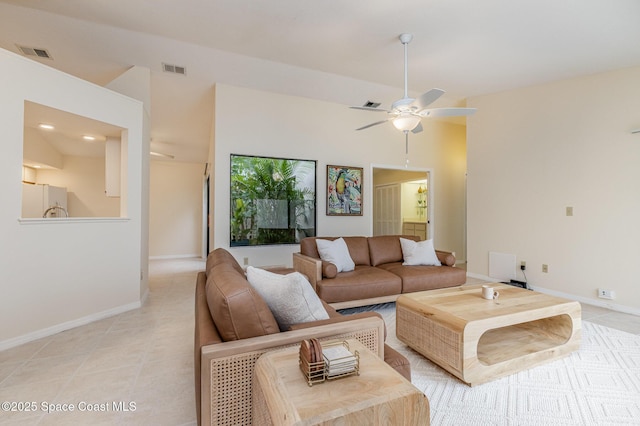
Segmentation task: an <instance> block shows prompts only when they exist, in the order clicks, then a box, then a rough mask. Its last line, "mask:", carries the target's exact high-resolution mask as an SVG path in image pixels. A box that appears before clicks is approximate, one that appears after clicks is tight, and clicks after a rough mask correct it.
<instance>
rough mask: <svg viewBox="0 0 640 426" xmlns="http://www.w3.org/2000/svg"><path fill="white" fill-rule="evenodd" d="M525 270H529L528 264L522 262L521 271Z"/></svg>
mask: <svg viewBox="0 0 640 426" xmlns="http://www.w3.org/2000/svg"><path fill="white" fill-rule="evenodd" d="M525 269H527V262H525V261H524V260H523V261H522V262H520V270H521V271H524V270H525Z"/></svg>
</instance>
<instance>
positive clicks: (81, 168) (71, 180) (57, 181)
mask: <svg viewBox="0 0 640 426" xmlns="http://www.w3.org/2000/svg"><path fill="white" fill-rule="evenodd" d="M63 158H64V162H63V163H64V167H63V168H62V169H61V170H56V169H40V170H38V172H37V183H40V184H48V185H53V186H61V187H64V188H67V210H68V211H69V216H70V217H119V216H120V197H107V196H106V195H105V193H104V188H105V186H104V185H105V175H104V170H105V163H104V158H99V157H75V156H64V157H63Z"/></svg>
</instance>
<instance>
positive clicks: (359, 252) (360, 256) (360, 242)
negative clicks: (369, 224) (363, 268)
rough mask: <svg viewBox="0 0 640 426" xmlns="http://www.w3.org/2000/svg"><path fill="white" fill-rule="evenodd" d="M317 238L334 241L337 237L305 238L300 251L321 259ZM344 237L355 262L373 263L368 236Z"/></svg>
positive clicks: (301, 242) (357, 263) (360, 263)
mask: <svg viewBox="0 0 640 426" xmlns="http://www.w3.org/2000/svg"><path fill="white" fill-rule="evenodd" d="M317 239H323V240H329V241H333V240H336V239H337V237H307V238H303V239H302V241H300V253H302V254H304V255H305V256H310V257H314V258H316V259H320V253H318V248H317V244H316V240H317ZM342 239H343V240H344V242H345V243H346V244H347V248H348V249H349V254H350V255H351V259H352V260H353V263H355V264H356V265H370V264H371V261H370V259H369V244H368V243H367V239H368V238H367V237H342Z"/></svg>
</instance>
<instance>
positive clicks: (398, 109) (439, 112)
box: [350, 34, 476, 136]
mask: <svg viewBox="0 0 640 426" xmlns="http://www.w3.org/2000/svg"><path fill="white" fill-rule="evenodd" d="M399 38H400V42H402V44H403V46H404V97H403V98H402V99H398V100H397V101H395V102H394V103H393V104H392V105H391V109H390V110H386V109H382V108H377V107H370V106H361V107H358V106H352V107H350V108H353V109H361V110H365V111H376V112H386V113H387V114H388V115H389V117H388V118H386V119H385V120H380V121H376V122H375V123H371V124H367V125H366V126H362V127H360V128H358V129H356V130H364V129H368V128H369V127H373V126H377V125H378V124H382V123H386V122H387V121H392V122H393V125H394V126H395V127H396V128H397V129H398V130H401V131H403V132H404V133H405V136H407V135H408V133H409V131H411V132H412V133H419V132H421V131H422V124H421V123H420V121H421V120H422V118H423V117H460V116H466V115H471V114H473V113H474V112H475V111H476V109H475V108H427V107H428V106H429V105H430V104H431V103H433V102H435V101H436V100H437V99H438V98H439V97H440V96H442V95H443V94H444V90H442V89H431V90H429V91H427V92H425V93H423V94H422V95H420V96H419V97H418V98H417V99H414V98H410V97H409V95H408V84H407V62H408V61H407V47H408V44H409V43H410V42H411V40H412V39H413V35H411V34H400V37H399Z"/></svg>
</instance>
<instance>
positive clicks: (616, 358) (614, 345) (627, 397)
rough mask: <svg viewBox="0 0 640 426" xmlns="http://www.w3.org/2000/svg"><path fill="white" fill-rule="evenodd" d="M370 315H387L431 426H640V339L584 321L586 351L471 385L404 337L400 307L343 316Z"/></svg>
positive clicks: (389, 339) (392, 342)
mask: <svg viewBox="0 0 640 426" xmlns="http://www.w3.org/2000/svg"><path fill="white" fill-rule="evenodd" d="M364 310H373V311H376V312H379V313H380V314H381V315H382V316H383V317H384V320H385V323H386V324H387V343H388V344H389V345H390V346H392V347H393V348H395V349H396V350H398V351H399V352H401V353H402V354H403V355H405V356H406V357H407V358H409V360H410V361H411V373H412V380H411V381H412V382H413V384H414V385H415V386H416V387H417V388H418V389H420V390H421V391H422V392H424V394H425V395H426V396H427V397H428V398H429V404H430V408H431V425H434V426H440V425H451V426H454V425H455V426H463V425H474V426H486V425H498V426H527V425H541V426H543V425H603V426H604V425H607V426H608V425H640V336H636V335H633V334H630V333H625V332H623V331H618V330H614V329H611V328H608V327H604V326H601V325H597V324H593V323H590V322H588V321H582V343H581V346H580V349H579V350H578V351H576V352H573V353H572V354H570V355H569V356H567V357H565V358H562V359H560V360H557V361H553V362H550V363H548V364H544V365H541V366H538V367H534V368H531V369H529V370H525V371H522V372H519V373H516V374H513V375H511V376H507V377H504V378H501V379H498V380H495V381H492V382H489V383H485V384H482V385H478V386H474V387H469V386H468V385H466V384H464V383H463V382H461V381H459V380H458V379H457V378H455V377H454V376H452V375H450V374H449V373H447V372H446V371H445V370H443V369H441V368H440V367H438V366H437V365H435V364H433V363H432V362H430V361H429V360H427V359H426V358H424V357H423V356H422V355H420V354H418V353H417V352H415V351H413V350H412V349H410V348H409V347H408V346H406V345H405V344H404V343H402V342H400V341H399V340H398V339H397V338H396V336H395V304H394V303H387V304H383V305H375V306H370V307H365V308H354V309H346V310H342V311H341V312H342V313H343V314H349V313H355V312H362V311H364Z"/></svg>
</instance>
